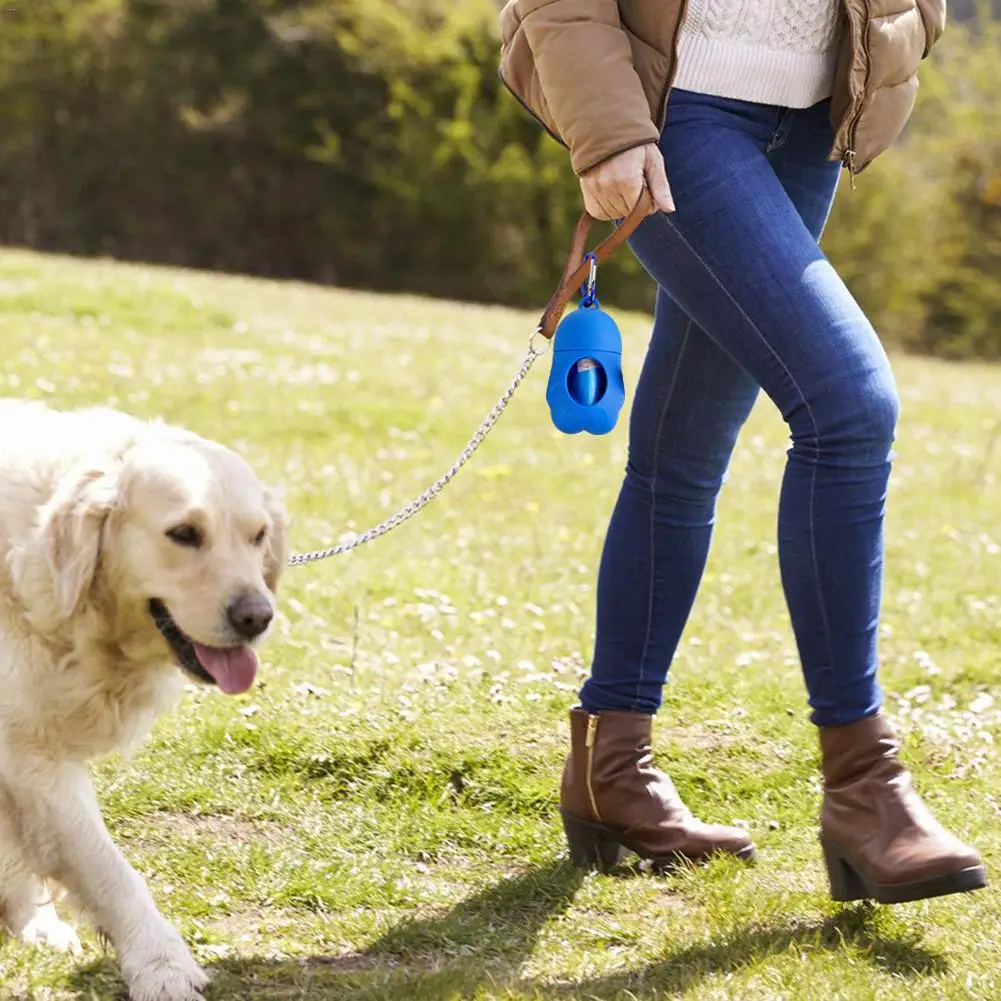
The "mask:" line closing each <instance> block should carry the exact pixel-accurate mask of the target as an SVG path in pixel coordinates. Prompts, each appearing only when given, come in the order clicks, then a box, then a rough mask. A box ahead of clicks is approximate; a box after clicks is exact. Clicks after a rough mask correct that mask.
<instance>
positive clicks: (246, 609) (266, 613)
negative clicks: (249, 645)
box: [226, 594, 275, 640]
mask: <svg viewBox="0 0 1001 1001" xmlns="http://www.w3.org/2000/svg"><path fill="white" fill-rule="evenodd" d="M274 617H275V611H274V609H273V608H272V607H271V602H270V601H268V599H267V598H265V597H264V595H262V594H244V595H241V596H240V597H239V598H235V599H234V600H233V601H231V602H230V604H229V607H228V608H227V609H226V618H228V619H229V624H230V625H231V626H232V627H233V628H234V629H235V630H236V631H237V632H238V633H239V634H240V635H241V636H242V637H243V638H244V639H247V640H252V639H256V638H257V637H258V636H260V635H261V633H263V632H264V631H265V630H266V629H267V628H268V626H270V625H271V620H272V619H273V618H274Z"/></svg>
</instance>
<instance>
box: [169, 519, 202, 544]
mask: <svg viewBox="0 0 1001 1001" xmlns="http://www.w3.org/2000/svg"><path fill="white" fill-rule="evenodd" d="M167 538H168V539H170V541H171V542H176V543H177V544H178V545H179V546H187V547H188V548H189V549H197V548H198V547H199V546H200V545H201V544H202V542H203V538H202V533H201V532H200V531H199V529H198V528H196V527H195V526H194V525H178V526H177V528H172V529H170V530H169V531H168V532H167Z"/></svg>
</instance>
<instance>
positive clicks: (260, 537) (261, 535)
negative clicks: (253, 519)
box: [254, 528, 268, 546]
mask: <svg viewBox="0 0 1001 1001" xmlns="http://www.w3.org/2000/svg"><path fill="white" fill-rule="evenodd" d="M267 537H268V530H267V529H266V528H262V529H261V530H260V531H259V532H258V533H257V535H255V536H254V545H255V546H263V545H264V540H265V539H266V538H267Z"/></svg>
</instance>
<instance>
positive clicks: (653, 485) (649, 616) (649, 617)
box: [632, 317, 693, 712]
mask: <svg viewBox="0 0 1001 1001" xmlns="http://www.w3.org/2000/svg"><path fill="white" fill-rule="evenodd" d="M692 323H693V320H692V318H691V317H689V318H688V324H687V326H686V327H685V334H684V336H683V337H682V339H681V347H680V348H679V349H678V361H677V363H676V364H675V366H674V373H673V375H672V376H671V385H670V386H669V387H668V390H667V396H665V397H664V406H663V407H662V408H661V411H660V419H659V421H658V422H657V435H656V437H655V438H654V442H653V475H652V477H651V478H650V587H649V591H648V595H647V613H646V636H644V637H643V652H642V653H641V654H640V663H639V674H638V675H637V677H636V691H635V694H634V695H633V705H632V711H633V712H639V710H640V689H641V688H642V687H643V682H644V681H645V680H646V658H647V653H648V651H649V649H650V637H651V635H652V633H653V592H654V577H655V575H656V572H657V558H656V555H655V554H656V552H657V538H656V534H657V475H658V473H659V472H660V441H661V438H662V437H663V434H664V425H665V423H666V422H667V411H668V409H669V408H670V406H671V401H672V400H673V399H674V390H675V389H676V387H677V385H678V373H679V372H680V371H681V362H682V360H683V359H684V357H685V351H686V350H687V349H688V342H689V339H690V337H691V333H692Z"/></svg>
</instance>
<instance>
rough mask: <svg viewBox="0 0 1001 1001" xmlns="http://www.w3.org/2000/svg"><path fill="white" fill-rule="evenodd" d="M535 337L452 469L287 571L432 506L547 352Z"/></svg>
mask: <svg viewBox="0 0 1001 1001" xmlns="http://www.w3.org/2000/svg"><path fill="white" fill-rule="evenodd" d="M537 335H538V331H536V334H535V335H533V336H532V340H531V341H530V342H529V345H528V354H526V355H525V360H524V361H523V362H522V363H521V368H520V369H518V374H517V375H516V376H515V377H514V378H513V379H512V380H511V385H510V386H508V387H507V390H506V391H505V392H504V395H503V396H502V397H501V398H500V399H499V400H498V401H497V403H496V405H495V406H494V408H493V410H491V411H490V413H489V414H487V416H486V417H484V418H483V423H482V424H480V426H479V427H478V428H477V430H476V433H475V434H474V435H473V437H472V438H470V439H469V442H468V443H467V445H466V447H465V448H464V449H463V450H462V452H461V454H460V455H459V457H458V458H457V459H456V460H455V462H454V463H453V464H452V468H451V469H450V470H449V471H448V472H447V473H445V474H444V476H441V477H440V478H439V479H437V480H435V482H434V483H432V484H431V486H429V487H428V488H427V490H425V491H424V493H422V494H421V495H420V496H419V497H415V498H414V499H413V500H412V501H411V502H410V503H409V504H408V505H407V506H406V507H405V508H402V509H401V510H400V511H397V512H396V514H394V515H393V516H392V517H391V518H387V519H386V520H385V521H383V522H380V523H379V524H378V525H376V526H374V527H373V528H370V529H369V530H368V531H367V532H363V533H362V534H361V535H357V536H355V537H354V538H353V539H351V540H350V541H349V542H342V543H341V544H340V545H337V546H330V547H329V548H327V549H314V550H312V551H311V552H307V553H293V554H292V555H291V556H290V557H289V560H288V565H289V566H290V567H301V566H305V565H306V564H307V563H316V562H318V561H319V560H326V559H330V557H332V556H340V555H342V554H343V553H349V552H351V550H352V549H357V548H358V547H359V546H363V545H364V544H365V543H366V542H372V541H373V540H374V539H378V538H379V537H380V536H383V535H385V534H386V533H387V532H391V531H392V530H393V529H394V528H399V526H400V525H402V524H403V523H404V522H405V521H409V520H410V519H411V518H412V517H413V516H414V515H415V514H417V513H418V512H419V511H422V510H423V509H424V508H425V507H427V505H428V504H430V503H431V501H433V500H434V499H435V497H437V496H438V494H440V493H441V492H442V490H444V489H445V487H446V486H448V484H449V483H450V482H451V480H452V479H453V478H454V477H455V474H456V473H458V472H459V470H460V469H462V467H463V466H464V465H465V464H466V463H467V462H468V461H469V459H470V457H471V456H472V454H473V453H474V452H475V451H476V450H477V449H478V448H479V447H480V445H481V444H482V443H483V439H484V438H486V436H487V435H488V434H489V433H490V432H491V431H492V430H493V427H494V425H495V424H496V423H497V421H498V419H499V418H500V415H501V414H502V413H504V411H505V410H506V409H507V405H508V404H509V403H510V402H511V397H512V396H514V394H515V391H516V390H517V389H518V387H519V386H520V385H521V384H522V382H523V381H524V379H525V376H527V375H528V373H529V371H530V370H531V368H532V366H533V365H534V364H535V362H536V360H537V359H539V358H541V357H542V356H543V355H544V354H545V353H546V349H543V350H541V351H540V350H539V349H538V348H536V346H535V338H536V336H537Z"/></svg>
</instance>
